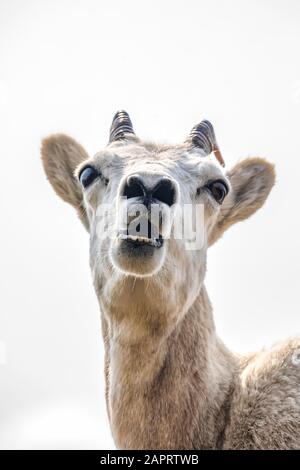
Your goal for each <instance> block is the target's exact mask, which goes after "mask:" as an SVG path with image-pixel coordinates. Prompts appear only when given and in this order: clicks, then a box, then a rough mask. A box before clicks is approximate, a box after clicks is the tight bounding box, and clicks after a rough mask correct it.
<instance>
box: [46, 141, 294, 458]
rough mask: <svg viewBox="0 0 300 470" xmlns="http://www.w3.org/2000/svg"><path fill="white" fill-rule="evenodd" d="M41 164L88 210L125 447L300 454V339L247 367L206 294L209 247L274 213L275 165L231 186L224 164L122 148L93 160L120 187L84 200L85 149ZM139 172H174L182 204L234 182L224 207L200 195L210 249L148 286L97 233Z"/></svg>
mask: <svg viewBox="0 0 300 470" xmlns="http://www.w3.org/2000/svg"><path fill="white" fill-rule="evenodd" d="M42 156H43V162H44V167H45V171H46V174H47V176H48V179H49V180H50V182H51V184H52V185H53V187H54V189H55V191H56V192H57V193H58V194H59V195H60V196H61V197H62V198H63V199H64V200H65V201H67V202H69V203H70V204H72V205H73V206H74V207H75V208H76V209H77V211H79V214H80V216H81V218H82V217H83V216H82V214H83V212H82V207H83V205H84V207H85V209H86V213H87V216H86V219H84V223H85V224H86V225H87V226H88V227H89V231H90V235H91V247H90V252H91V258H90V263H91V269H92V274H93V279H94V285H95V290H96V293H97V296H98V299H99V304H100V309H101V317H102V332H103V338H104V343H105V355H106V357H105V376H106V400H107V409H108V414H109V419H110V424H111V429H112V433H113V437H114V440H115V443H116V445H117V447H118V448H122V449H204V448H206V449H228V448H234V449H271V448H276V449H295V448H299V447H300V340H299V339H293V340H290V341H287V342H286V343H284V344H282V345H275V346H274V347H273V348H272V349H271V350H270V351H261V352H259V353H256V354H252V355H249V356H247V357H240V356H237V355H235V354H233V353H231V352H230V351H229V350H228V349H227V348H226V347H225V346H224V344H223V343H222V342H221V341H220V339H219V338H218V337H217V335H216V331H215V326H214V322H213V316H212V308H211V304H210V302H209V299H208V296H207V293H206V290H205V287H204V283H203V280H204V276H205V271H206V251H207V246H208V244H211V243H213V242H215V241H216V240H217V239H218V238H219V237H220V236H221V235H222V234H223V232H224V231H225V230H226V229H227V228H228V227H229V226H231V225H232V224H234V223H236V222H238V221H241V220H244V219H246V218H247V217H249V216H250V215H251V214H253V213H254V212H255V211H256V210H257V209H259V208H260V207H261V206H262V205H263V203H264V201H265V200H266V198H267V196H268V194H269V192H270V190H271V188H272V186H273V184H274V179H275V174H274V169H273V166H272V165H271V164H269V163H268V162H266V161H265V160H263V159H260V158H254V159H247V160H245V161H242V162H240V163H238V164H237V165H236V166H235V167H234V168H233V169H232V170H231V171H229V173H228V174H227V175H225V174H223V173H222V170H221V169H220V168H219V166H218V163H217V162H215V161H209V160H208V159H206V158H202V159H201V155H199V154H197V151H195V150H188V149H187V148H185V147H184V146H182V145H181V146H157V145H155V144H151V143H142V142H140V141H138V140H136V141H133V142H120V143H116V144H114V143H113V144H111V145H109V146H108V147H107V148H106V149H105V150H104V151H102V152H100V153H99V154H97V155H96V156H95V157H94V158H93V159H89V160H88V161H89V162H92V163H93V164H94V165H96V166H99V168H100V167H101V171H102V172H103V174H104V175H105V177H107V178H108V177H109V178H110V183H109V185H108V187H107V188H104V186H102V183H101V181H99V182H96V183H95V184H94V186H93V187H92V188H91V189H89V190H86V191H84V192H83V193H82V191H81V188H80V185H79V183H78V182H77V181H76V180H75V179H74V176H73V175H74V169H75V167H76V166H77V165H78V164H81V166H82V162H83V161H84V160H87V158H88V157H87V156H86V154H85V152H84V151H83V149H82V148H81V147H80V146H79V145H78V144H76V142H75V141H73V140H72V139H70V138H67V137H65V136H52V137H50V138H49V139H47V140H46V141H44V144H43V146H42ZM136 172H146V173H147V175H148V176H149V178H150V179H151V177H152V176H151V175H156V176H157V174H164V172H167V174H168V175H170V177H172V178H174V180H176V181H177V183H178V184H179V187H180V197H181V198H182V201H183V202H189V201H192V200H193V199H191V198H193V197H194V196H191V194H192V195H193V194H194V191H195V189H196V187H197V184H204V183H205V181H207V180H208V179H209V178H216V177H218V175H219V177H221V176H222V175H223V176H222V177H224V178H227V179H228V181H229V182H230V185H231V191H230V193H229V195H228V196H227V197H226V199H225V201H224V203H223V205H222V207H221V208H218V207H217V206H216V205H215V204H214V203H213V202H212V201H211V199H209V198H208V196H207V195H206V194H203V195H202V196H201V201H202V203H203V204H204V205H205V229H206V234H207V238H208V242H207V244H206V245H205V246H204V247H203V249H201V250H199V252H197V253H188V252H186V251H185V250H184V249H183V246H182V244H180V242H176V243H175V242H171V241H170V242H169V243H168V244H167V248H166V249H165V252H164V258H161V259H157V261H155V262H157V263H161V266H160V267H159V269H158V270H156V271H155V272H154V271H153V272H152V271H151V269H152V267H151V269H150V265H149V267H148V268H149V273H148V275H145V272H144V271H143V275H139V274H138V273H137V274H136V275H132V274H130V273H127V274H126V272H124V271H122V270H120V269H119V267H118V266H117V265H116V264H115V263H114V261H113V258H112V256H111V252H112V246H113V245H111V244H110V243H111V242H109V241H107V240H104V241H101V242H99V239H98V238H97V236H96V230H95V211H96V207H97V205H98V204H99V203H100V202H112V203H115V201H116V200H118V197H119V192H120V187H121V183H122V181H123V180H124V178H126V177H127V175H128V174H132V173H136ZM153 177H154V176H153ZM112 243H113V242H112ZM117 256H120V255H119V254H117ZM146 268H147V266H146V267H145V269H146ZM136 269H137V270H138V269H139V266H136ZM150 271H151V272H150ZM146 274H147V273H146Z"/></svg>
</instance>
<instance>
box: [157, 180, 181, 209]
mask: <svg viewBox="0 0 300 470" xmlns="http://www.w3.org/2000/svg"><path fill="white" fill-rule="evenodd" d="M152 197H153V199H157V200H158V201H160V202H163V203H165V204H167V205H168V206H172V205H173V204H174V203H175V199H176V191H175V186H174V184H173V183H172V181H171V180H169V179H164V180H162V181H160V182H159V183H158V185H157V186H156V188H155V189H154V191H153V193H152Z"/></svg>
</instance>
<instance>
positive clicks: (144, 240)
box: [118, 233, 164, 248]
mask: <svg viewBox="0 0 300 470" xmlns="http://www.w3.org/2000/svg"><path fill="white" fill-rule="evenodd" d="M118 238H119V240H124V241H125V242H126V244H128V245H131V246H133V247H135V248H139V247H144V246H146V247H147V246H148V247H152V248H161V247H162V246H163V244H164V239H163V238H162V236H161V235H159V236H158V238H149V237H142V236H137V235H129V234H124V233H123V234H122V233H121V234H120V235H119V237H118Z"/></svg>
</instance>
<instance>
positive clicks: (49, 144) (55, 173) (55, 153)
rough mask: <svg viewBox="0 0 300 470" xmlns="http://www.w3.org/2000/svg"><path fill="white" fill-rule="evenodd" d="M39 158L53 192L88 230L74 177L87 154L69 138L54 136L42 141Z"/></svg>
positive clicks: (80, 192) (80, 191)
mask: <svg viewBox="0 0 300 470" xmlns="http://www.w3.org/2000/svg"><path fill="white" fill-rule="evenodd" d="M41 156H42V162H43V166H44V170H45V173H46V176H47V178H48V180H49V181H50V183H51V185H52V187H53V189H54V191H55V192H56V194H58V196H60V197H61V198H62V199H63V200H64V201H66V202H68V203H69V204H71V205H72V206H73V207H75V209H76V210H77V213H78V215H79V218H80V220H81V221H82V223H83V224H84V226H85V227H86V228H88V220H87V216H86V214H85V210H84V207H83V195H82V190H81V187H80V184H79V182H78V180H77V178H76V177H75V176H74V171H75V169H76V167H77V166H78V165H79V164H80V163H82V162H83V161H84V160H87V159H88V158H89V156H88V154H87V153H86V151H85V150H84V149H83V147H82V146H81V145H80V144H78V143H77V142H76V141H75V140H74V139H72V138H71V137H68V136H67V135H63V134H55V135H51V136H49V137H47V138H46V139H44V140H43V141H42V147H41Z"/></svg>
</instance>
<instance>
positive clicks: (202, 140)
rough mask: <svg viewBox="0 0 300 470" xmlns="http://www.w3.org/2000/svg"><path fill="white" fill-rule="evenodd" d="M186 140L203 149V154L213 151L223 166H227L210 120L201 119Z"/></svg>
mask: <svg viewBox="0 0 300 470" xmlns="http://www.w3.org/2000/svg"><path fill="white" fill-rule="evenodd" d="M186 142H187V143H189V144H190V145H192V146H193V147H198V148H199V149H201V150H202V151H203V154H204V155H203V156H205V157H206V156H207V155H209V154H210V153H212V152H213V153H214V154H215V157H216V159H217V160H218V162H219V163H220V164H221V165H222V166H225V162H224V160H223V157H222V154H221V152H220V149H219V147H218V144H217V140H216V136H215V131H214V128H213V126H212V124H211V123H210V122H209V121H207V120H204V121H201V122H200V124H197V125H196V126H194V127H193V129H192V130H191V133H190V135H189V136H188V138H187V140H186Z"/></svg>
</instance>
